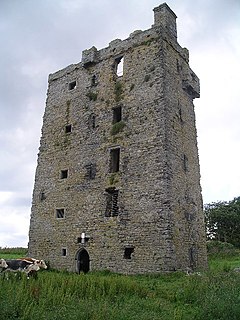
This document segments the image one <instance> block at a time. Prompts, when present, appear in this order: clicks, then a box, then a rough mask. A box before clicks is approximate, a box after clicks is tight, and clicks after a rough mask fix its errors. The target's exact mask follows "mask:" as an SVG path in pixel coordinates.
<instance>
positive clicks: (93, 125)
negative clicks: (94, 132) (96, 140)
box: [88, 113, 96, 129]
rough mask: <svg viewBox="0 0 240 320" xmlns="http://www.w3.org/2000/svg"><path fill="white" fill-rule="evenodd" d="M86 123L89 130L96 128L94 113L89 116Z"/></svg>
mask: <svg viewBox="0 0 240 320" xmlns="http://www.w3.org/2000/svg"><path fill="white" fill-rule="evenodd" d="M88 123H89V128H90V129H95V128H96V116H95V114H94V113H92V114H90V116H89V120H88Z"/></svg>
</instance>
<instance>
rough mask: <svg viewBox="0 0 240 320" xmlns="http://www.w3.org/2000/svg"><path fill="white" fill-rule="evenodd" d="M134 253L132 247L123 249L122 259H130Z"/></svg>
mask: <svg viewBox="0 0 240 320" xmlns="http://www.w3.org/2000/svg"><path fill="white" fill-rule="evenodd" d="M133 252H134V248H133V247H129V248H125V249H124V256H123V257H124V259H132V253H133Z"/></svg>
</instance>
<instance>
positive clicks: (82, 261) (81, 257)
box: [76, 249, 90, 273]
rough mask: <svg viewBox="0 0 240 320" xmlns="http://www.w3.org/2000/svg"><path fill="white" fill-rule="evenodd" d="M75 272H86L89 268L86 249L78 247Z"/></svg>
mask: <svg viewBox="0 0 240 320" xmlns="http://www.w3.org/2000/svg"><path fill="white" fill-rule="evenodd" d="M76 258H77V272H78V273H80V272H84V273H87V272H88V271H89V269H90V259H89V254H88V252H87V250H85V249H80V250H79V251H78V252H77V257H76Z"/></svg>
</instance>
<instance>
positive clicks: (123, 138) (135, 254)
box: [29, 3, 207, 274]
mask: <svg viewBox="0 0 240 320" xmlns="http://www.w3.org/2000/svg"><path fill="white" fill-rule="evenodd" d="M199 95H200V89H199V79H198V77H197V76H196V74H195V73H194V72H193V71H192V70H191V69H190V67H189V53H188V50H187V49H185V48H182V47H181V46H180V45H179V44H178V42H177V29H176V15H175V14H174V12H173V11H172V10H171V9H170V8H169V7H168V5H167V4H166V3H164V4H162V5H160V6H159V7H157V8H154V24H153V25H152V27H151V28H150V29H149V30H145V31H141V30H137V31H135V32H133V33H131V34H130V36H129V38H127V39H125V40H120V39H116V40H114V41H112V42H110V44H109V46H108V47H107V48H103V49H101V50H97V49H96V48H95V47H92V48H91V49H88V50H84V51H83V53H82V61H81V62H79V63H77V64H72V65H70V66H68V67H66V68H65V69H63V70H60V71H57V72H56V73H54V74H50V75H49V86H48V93H47V101H46V109H45V113H44V118H43V127H42V137H41V142H40V148H39V155H38V164H37V169H36V176H35V185H34V190H33V199H32V213H31V221H30V230H29V255H31V256H37V257H39V258H43V259H45V260H47V261H49V263H50V266H52V267H54V268H58V269H65V270H69V271H73V272H87V271H92V270H106V269H108V270H110V271H113V272H119V273H124V274H136V273H157V272H168V271H176V270H186V268H191V269H193V270H195V269H205V268H207V254H206V240H205V226H204V216H203V210H202V197H201V187H200V172H199V159H198V148H197V134H196V126H195V113H194V105H193V99H194V98H198V97H199Z"/></svg>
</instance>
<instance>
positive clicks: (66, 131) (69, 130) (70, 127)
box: [65, 124, 72, 133]
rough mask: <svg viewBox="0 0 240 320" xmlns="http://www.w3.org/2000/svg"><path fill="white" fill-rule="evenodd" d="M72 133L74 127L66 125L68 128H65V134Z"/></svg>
mask: <svg viewBox="0 0 240 320" xmlns="http://www.w3.org/2000/svg"><path fill="white" fill-rule="evenodd" d="M70 132H72V125H71V124H68V125H66V127H65V133H70Z"/></svg>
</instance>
